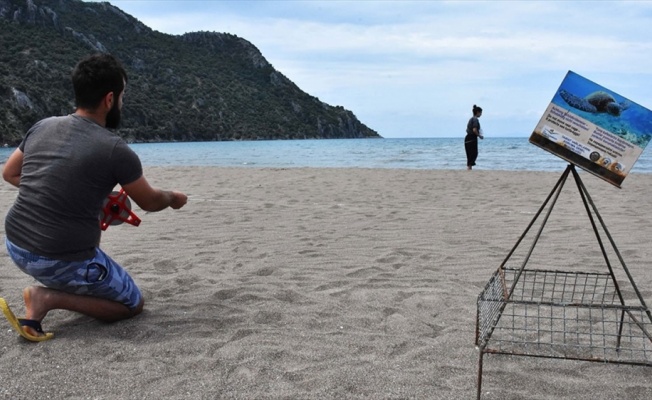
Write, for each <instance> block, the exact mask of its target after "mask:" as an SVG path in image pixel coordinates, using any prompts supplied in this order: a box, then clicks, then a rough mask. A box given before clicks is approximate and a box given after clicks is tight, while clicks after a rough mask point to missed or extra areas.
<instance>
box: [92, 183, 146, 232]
mask: <svg viewBox="0 0 652 400" xmlns="http://www.w3.org/2000/svg"><path fill="white" fill-rule="evenodd" d="M123 222H126V223H128V224H131V225H133V226H138V225H140V218H138V217H137V216H136V214H134V213H133V212H132V211H131V202H130V201H129V196H127V193H125V191H124V189H120V191H119V192H112V193H111V194H110V195H108V196H107V198H106V200H105V201H104V206H103V207H102V212H101V214H100V228H102V230H103V231H105V230H106V228H108V227H109V225H119V224H121V223H123Z"/></svg>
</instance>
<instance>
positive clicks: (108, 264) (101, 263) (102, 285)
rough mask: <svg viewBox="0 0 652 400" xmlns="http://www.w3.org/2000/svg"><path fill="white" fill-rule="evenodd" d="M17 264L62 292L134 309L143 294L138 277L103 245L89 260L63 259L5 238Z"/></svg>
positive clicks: (48, 285) (45, 283)
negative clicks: (108, 252)
mask: <svg viewBox="0 0 652 400" xmlns="http://www.w3.org/2000/svg"><path fill="white" fill-rule="evenodd" d="M5 243H6V245H7V251H8V252H9V256H10V257H11V259H12V260H13V261H14V263H15V264H16V265H17V266H18V268H20V269H21V270H22V271H23V272H25V273H26V274H27V275H30V276H32V277H33V278H34V279H36V280H37V281H39V282H41V283H42V284H43V285H45V286H46V287H49V288H52V289H57V290H61V291H62V292H67V293H73V294H79V295H84V296H92V297H99V298H102V299H107V300H112V301H115V302H118V303H122V304H124V305H126V306H127V307H129V308H130V309H134V308H136V307H138V305H139V304H140V302H141V299H142V295H141V293H140V289H138V286H136V283H135V282H134V280H133V279H132V278H131V276H129V274H128V273H127V271H125V270H124V268H122V267H121V266H120V265H119V264H118V263H116V262H115V261H113V260H112V259H111V257H109V256H108V255H106V254H105V253H104V252H103V251H102V250H100V248H99V247H96V248H95V257H93V258H91V259H89V260H85V261H61V260H53V259H51V258H47V257H41V256H39V255H36V254H34V253H31V252H29V251H27V250H25V249H23V248H20V247H18V246H16V245H15V244H13V243H11V242H10V241H9V239H5Z"/></svg>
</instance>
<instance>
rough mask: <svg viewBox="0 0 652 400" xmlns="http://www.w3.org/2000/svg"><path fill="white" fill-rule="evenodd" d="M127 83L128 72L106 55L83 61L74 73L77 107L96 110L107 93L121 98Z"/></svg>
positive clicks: (118, 62) (98, 55)
mask: <svg viewBox="0 0 652 400" xmlns="http://www.w3.org/2000/svg"><path fill="white" fill-rule="evenodd" d="M125 82H127V72H126V71H125V69H124V67H123V66H122V64H120V61H118V60H117V59H116V58H115V57H113V56H112V55H110V54H106V53H97V54H93V55H91V56H88V57H86V58H84V59H83V60H81V61H80V62H79V63H77V65H76V66H75V69H74V71H73V72H72V86H73V88H74V90H75V103H76V105H77V107H80V108H86V109H91V110H92V109H95V108H97V106H98V105H99V104H100V101H102V98H103V97H104V96H106V94H107V93H109V92H113V94H114V96H119V95H120V93H122V90H123V89H124V87H125Z"/></svg>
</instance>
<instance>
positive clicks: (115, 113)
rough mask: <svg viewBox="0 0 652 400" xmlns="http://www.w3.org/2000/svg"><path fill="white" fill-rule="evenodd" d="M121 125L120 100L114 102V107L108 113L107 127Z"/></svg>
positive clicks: (114, 127)
mask: <svg viewBox="0 0 652 400" xmlns="http://www.w3.org/2000/svg"><path fill="white" fill-rule="evenodd" d="M118 125H120V108H119V107H118V102H117V101H116V102H114V103H113V107H111V109H110V110H109V113H108V114H106V125H105V126H106V127H107V129H116V128H118Z"/></svg>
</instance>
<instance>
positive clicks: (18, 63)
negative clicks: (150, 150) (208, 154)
mask: <svg viewBox="0 0 652 400" xmlns="http://www.w3.org/2000/svg"><path fill="white" fill-rule="evenodd" d="M0 48H1V49H2V51H1V52H0V143H9V144H16V143H17V142H18V141H19V140H20V138H21V137H22V135H24V133H25V131H26V129H27V128H29V126H31V125H32V124H33V123H34V122H36V121H37V120H38V119H41V118H43V117H46V116H50V115H62V114H67V113H70V112H71V111H72V110H73V109H74V103H73V101H74V97H73V92H72V84H71V83H70V73H71V71H72V68H73V67H74V65H75V63H76V62H77V61H78V60H79V59H81V58H82V57H84V56H85V55H87V54H91V53H93V52H98V51H99V52H109V53H112V54H114V55H115V56H116V57H118V58H119V59H120V60H121V61H122V62H123V64H124V65H125V67H126V69H127V73H128V75H129V85H128V89H127V94H126V97H125V106H124V108H123V123H122V126H121V128H120V129H119V130H118V133H119V134H120V135H122V136H124V137H125V138H127V139H128V140H130V141H191V140H257V139H304V138H325V139H326V138H372V137H380V136H379V135H378V134H377V133H376V132H375V131H374V130H372V129H370V128H368V127H367V126H365V125H364V124H362V123H361V122H360V121H359V120H358V119H357V118H356V116H355V115H354V114H353V113H352V112H351V111H349V110H346V109H344V108H343V107H339V106H331V105H328V104H326V103H324V102H322V101H320V100H319V99H318V98H316V97H314V96H311V95H309V94H307V93H305V92H304V91H302V90H301V89H300V88H299V87H297V86H296V85H295V84H294V83H293V82H292V81H290V80H289V79H288V78H287V77H286V76H284V75H283V74H282V73H281V72H280V71H277V70H276V69H275V68H274V67H273V66H272V65H271V64H270V63H269V62H267V60H266V59H265V57H264V56H263V55H262V54H261V53H260V51H259V50H258V49H257V48H256V47H255V46H254V45H253V44H251V43H250V42H248V41H247V40H245V39H243V38H240V37H237V36H235V35H232V34H228V33H216V32H192V33H187V34H184V35H167V34H163V33H160V32H157V31H154V30H152V29H150V28H149V27H147V26H145V25H144V24H143V23H142V22H140V21H138V20H137V19H136V18H134V17H132V16H130V15H128V14H126V13H124V12H123V11H121V10H120V9H119V8H117V7H115V6H113V5H111V4H110V3H95V2H89V3H85V2H82V1H79V0H0Z"/></svg>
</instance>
